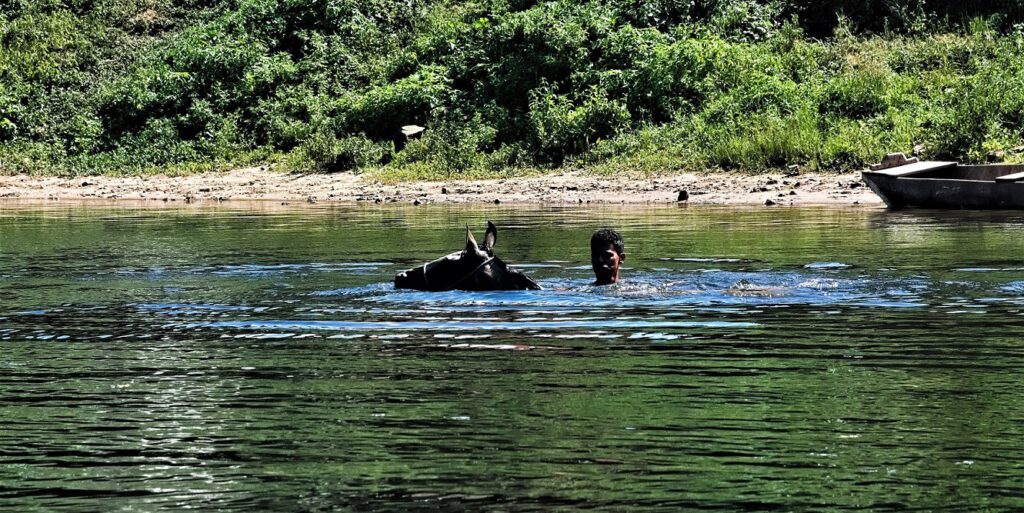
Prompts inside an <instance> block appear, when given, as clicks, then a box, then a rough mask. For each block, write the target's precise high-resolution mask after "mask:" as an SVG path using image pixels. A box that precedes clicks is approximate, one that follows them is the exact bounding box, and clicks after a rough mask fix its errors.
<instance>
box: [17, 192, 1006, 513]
mask: <svg viewBox="0 0 1024 513" xmlns="http://www.w3.org/2000/svg"><path fill="white" fill-rule="evenodd" d="M486 219H491V220H494V221H495V222H496V224H498V227H499V230H500V231H499V242H498V251H499V253H500V254H501V255H502V257H503V258H504V259H506V260H507V261H509V262H510V263H513V264H514V265H518V266H519V267H520V268H522V269H523V270H524V271H526V272H528V273H529V274H531V275H532V276H534V277H535V278H537V279H538V281H539V282H540V284H541V285H542V286H543V287H544V288H545V290H543V291H521V292H487V293H465V292H445V293H421V292H413V291H399V290H395V289H394V288H393V287H392V285H391V280H392V277H393V276H394V273H395V272H397V271H399V270H402V269H405V268H408V267H409V265H415V264H416V263H421V262H423V261H427V260H430V259H432V258H435V257H436V256H438V255H440V254H444V253H446V252H448V251H450V250H452V249H457V248H458V247H460V246H461V243H462V241H461V238H462V237H464V234H463V232H462V231H461V230H459V227H460V226H464V225H465V224H467V223H468V224H471V225H478V224H482V222H483V221H484V220H486ZM608 220H614V223H613V224H614V227H615V228H617V229H619V230H620V231H621V232H622V233H623V234H624V236H625V237H626V245H627V252H628V254H629V260H628V262H627V263H628V264H629V266H630V268H628V269H626V270H625V272H624V275H625V277H626V281H625V282H624V283H622V284H620V285H617V286H610V287H593V286H591V285H590V281H591V279H592V276H591V274H590V271H589V264H588V255H587V254H586V251H587V249H586V248H587V241H588V238H589V235H590V233H591V231H592V230H594V229H596V228H599V227H602V226H603V225H604V224H605V223H606V222H608ZM437 227H452V229H451V230H447V229H437ZM1022 227H1024V217H1022V216H1020V215H1017V214H1006V213H1001V214H1000V213H985V214H973V213H950V212H938V213H937V212H900V213H889V212H884V211H874V210H828V209H821V210H814V209H799V210H797V209H791V210H782V209H780V210H770V209H750V210H745V209H714V208H709V209H697V208H689V209H676V208H651V209H615V208H601V209H587V210H582V209H575V208H531V209H514V208H511V209H510V208H490V209H481V210H473V209H469V210H467V209H463V208H449V207H433V208H422V207H421V208H419V209H412V208H361V209H356V208H346V207H334V208H310V209H304V210H294V211H292V210H275V211H272V212H254V211H249V210H232V209H208V210H205V209H192V208H188V209H181V210H151V211H140V210H134V209H109V210H97V209H76V208H68V207H46V208H36V209H23V208H9V207H8V208H5V207H3V204H0V230H2V232H0V233H2V241H0V243H2V246H0V344H2V346H0V347H3V349H4V352H5V358H4V359H3V361H2V362H0V368H2V369H3V372H2V373H0V408H2V411H3V414H4V417H3V418H4V421H5V429H4V430H3V431H2V432H0V463H2V465H0V506H2V507H3V508H4V509H11V510H19V511H22V510H62V511H95V510H97V509H98V508H101V509H109V510H117V509H132V510H138V511H163V510H180V509H183V508H202V509H217V510H229V511H260V510H271V511H328V510H379V511H417V510H423V511H428V510H429V511H437V510H445V511H447V510H455V511H460V510H466V511H480V510H485V511H491V510H502V511H572V510H581V509H586V510H597V511H622V510H631V509H644V510H660V511H680V510H694V509H700V510H714V511H738V510H776V509H778V510H787V511H791V510H803V511H841V510H842V511H854V510H859V511H886V510H905V509H914V508H917V509H923V510H929V511H992V510H1007V511H1009V510H1014V509H1018V507H1019V506H1021V497H1024V478H1022V477H1021V474H1020V472H1019V468H1018V467H1019V461H1021V459H1022V457H1024V450H1022V449H1024V447H1022V443H1021V442H1020V440H1022V439H1024V437H1022V436H1021V435H1022V434H1024V433H1022V428H1021V426H1024V423H1022V422H1021V419H1020V415H1017V414H1016V413H1014V412H1016V411H1020V410H1021V409H1022V407H1024V404H1022V399H1021V394H1020V393H1019V383H1020V382H1021V378H1022V377H1024V376H1022V371H1021V369H1024V351H1022V349H1021V347H1020V340H1021V338H1022V336H1024V285H1022V283H1024V281H1022V272H1024V271H1022V269H1024V260H1022V258H1021V257H1020V254H1021V253H1020V250H1021V243H1020V232H1021V230H1022Z"/></svg>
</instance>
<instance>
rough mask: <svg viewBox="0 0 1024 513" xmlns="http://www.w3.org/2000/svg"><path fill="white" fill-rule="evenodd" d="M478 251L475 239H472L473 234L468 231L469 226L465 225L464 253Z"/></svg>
mask: <svg viewBox="0 0 1024 513" xmlns="http://www.w3.org/2000/svg"><path fill="white" fill-rule="evenodd" d="M477 249H479V248H478V246H477V245H476V239H474V238H473V232H471V231H470V230H469V225H468V224H467V225H466V251H472V252H476V250H477Z"/></svg>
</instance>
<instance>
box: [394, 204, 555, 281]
mask: <svg viewBox="0 0 1024 513" xmlns="http://www.w3.org/2000/svg"><path fill="white" fill-rule="evenodd" d="M497 241H498V229H497V228H495V226H494V223H491V222H490V221H487V233H486V234H485V235H484V245H483V247H482V248H481V247H480V246H478V245H477V243H476V239H474V238H473V232H471V231H470V230H469V226H467V227H466V248H465V249H463V250H462V251H457V252H455V253H452V254H450V255H448V256H444V257H441V258H438V259H437V260H434V261H433V262H427V263H425V264H423V265H421V266H419V267H416V268H413V269H409V270H408V271H402V272H400V273H398V274H397V275H395V288H397V289H415V290H424V291H429V292H444V291H448V290H540V286H539V285H537V284H536V283H534V281H533V280H531V279H530V278H529V277H528V276H526V275H525V274H523V273H521V272H519V271H517V270H515V269H512V268H511V267H509V266H508V265H506V264H505V262H502V261H501V259H500V258H498V257H496V256H494V243H495V242H497Z"/></svg>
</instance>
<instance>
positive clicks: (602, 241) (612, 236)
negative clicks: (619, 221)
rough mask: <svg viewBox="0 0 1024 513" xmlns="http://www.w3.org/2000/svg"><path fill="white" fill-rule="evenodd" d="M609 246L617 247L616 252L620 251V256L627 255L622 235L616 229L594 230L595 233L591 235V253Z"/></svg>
mask: <svg viewBox="0 0 1024 513" xmlns="http://www.w3.org/2000/svg"><path fill="white" fill-rule="evenodd" d="M608 246H612V247H613V248H615V252H616V253H618V254H619V256H620V257H624V256H626V248H625V245H624V244H623V243H622V236H620V235H619V234H618V233H616V232H615V230H611V229H608V228H605V229H603V230H598V231H596V232H594V235H592V236H591V237H590V254H591V255H593V254H594V253H596V252H598V251H602V250H604V249H605V248H607V247H608Z"/></svg>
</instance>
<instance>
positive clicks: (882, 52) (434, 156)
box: [0, 0, 1024, 178]
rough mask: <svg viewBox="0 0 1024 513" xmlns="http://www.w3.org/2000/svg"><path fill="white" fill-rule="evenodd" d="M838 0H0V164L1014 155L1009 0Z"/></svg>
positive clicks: (810, 163) (201, 165)
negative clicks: (406, 129)
mask: <svg viewBox="0 0 1024 513" xmlns="http://www.w3.org/2000/svg"><path fill="white" fill-rule="evenodd" d="M847 4H850V2H841V1H839V0H827V1H823V2H822V1H811V0H590V1H584V2H578V1H568V0H558V1H550V2H542V3H538V2H533V1H529V0H478V1H469V2H454V1H443V0H321V1H318V2H306V1H299V0H219V1H212V2H199V1H197V0H0V172H7V173H12V172H28V173H60V174H69V175H78V174H91V173H142V172H149V171H153V170H162V171H172V172H183V171H184V172H187V171H190V170H199V169H212V168H225V167H231V166H239V165H247V164H256V163H261V164H263V163H270V164H276V165H279V166H281V167H284V168H286V169H294V170H304V171H308V170H315V171H320V172H336V171H346V170H359V169H374V170H376V172H378V173H381V174H382V175H383V176H392V177H400V178H401V177H421V178H424V177H425V178H440V177H447V176H453V175H460V176H509V175H515V174H521V173H524V172H532V171H533V170H537V169H544V168H551V167H587V168H589V169H593V170H595V171H597V172H615V171H628V172H640V173H643V172H660V171H671V170H679V169H706V168H727V169H744V170H752V171H759V170H765V169H770V168H777V167H780V166H785V165H788V164H800V165H802V166H804V167H808V168H816V169H844V168H850V167H860V166H863V165H865V164H866V163H868V162H871V161H875V160H877V159H878V158H879V157H880V156H881V155H882V154H884V153H886V152H889V151H905V152H910V151H912V150H913V149H914V148H915V147H916V148H917V150H918V152H920V153H922V154H923V155H924V156H926V157H936V158H953V159H961V160H965V161H981V160H985V159H987V158H989V159H990V158H1003V159H1009V160H1020V159H1024V154H1021V149H1020V148H1021V146H1022V145H1024V142H1022V139H1024V119H1022V118H1024V24H1020V23H1018V22H1021V21H1024V4H1022V3H1021V2H1018V1H1010V0H1003V1H980V0H977V1H972V0H964V1H960V2H956V3H955V4H954V3H950V5H945V4H941V3H939V2H931V1H928V2H926V1H925V0H900V1H891V0H865V1H863V2H856V4H857V9H856V10H855V11H851V12H846V13H844V14H842V15H839V16H837V15H836V14H835V13H836V12H837V11H839V10H840V9H841V7H843V6H846V5H847ZM408 124H418V125H422V126H425V127H426V128H427V130H426V131H425V132H424V134H423V137H422V138H419V139H416V140H412V141H408V142H407V141H404V140H402V139H401V137H400V132H399V129H400V127H401V126H403V125H408Z"/></svg>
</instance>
